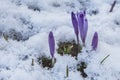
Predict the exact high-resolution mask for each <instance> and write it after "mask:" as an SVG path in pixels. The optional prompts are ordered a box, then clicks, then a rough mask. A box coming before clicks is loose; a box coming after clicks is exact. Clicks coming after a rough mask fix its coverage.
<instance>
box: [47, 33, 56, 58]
mask: <svg viewBox="0 0 120 80" xmlns="http://www.w3.org/2000/svg"><path fill="white" fill-rule="evenodd" d="M48 42H49V48H50V54H51V56H52V58H53V57H54V53H55V41H54V36H53V33H52V32H50V33H49V41H48Z"/></svg>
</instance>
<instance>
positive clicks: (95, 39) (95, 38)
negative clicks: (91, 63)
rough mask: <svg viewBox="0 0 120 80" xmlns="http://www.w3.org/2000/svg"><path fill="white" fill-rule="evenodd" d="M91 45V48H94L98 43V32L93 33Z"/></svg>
mask: <svg viewBox="0 0 120 80" xmlns="http://www.w3.org/2000/svg"><path fill="white" fill-rule="evenodd" d="M91 45H92V50H96V48H97V45H98V33H97V32H95V33H94V36H93V39H92V44H91Z"/></svg>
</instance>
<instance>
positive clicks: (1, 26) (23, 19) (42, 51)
mask: <svg viewBox="0 0 120 80" xmlns="http://www.w3.org/2000/svg"><path fill="white" fill-rule="evenodd" d="M113 1H114V0H0V80H119V79H120V62H119V60H120V9H119V8H120V0H117V3H116V5H115V7H114V9H113V12H111V13H110V12H109V10H110V8H111V4H112V3H113ZM83 9H86V11H87V19H88V24H89V26H88V34H87V39H86V48H84V49H83V50H82V53H81V54H79V55H78V60H75V58H73V57H71V56H68V55H65V56H60V55H59V54H58V53H57V51H56V52H55V58H56V59H57V62H56V64H55V65H54V67H53V68H52V69H51V70H47V69H45V68H42V66H41V65H39V64H38V63H37V57H39V56H40V55H46V56H48V57H49V56H50V52H49V46H48V34H49V32H50V31H52V32H53V34H54V36H55V43H56V49H57V48H58V46H57V43H59V42H60V41H66V40H68V41H71V40H74V39H76V37H75V34H74V29H73V26H72V22H71V14H70V13H71V11H74V12H79V11H81V10H83ZM92 11H97V12H98V13H97V14H96V15H95V14H93V13H92ZM11 30H14V31H15V32H19V33H20V34H18V35H19V36H20V37H18V39H21V40H20V41H17V40H14V39H13V38H14V37H13V36H14V35H13V36H12V37H11V35H12V33H10V31H11ZM95 31H97V32H98V36H99V44H98V48H97V50H96V51H92V52H91V51H90V52H89V53H87V52H86V50H90V49H91V40H92V37H93V34H94V32H95ZM3 33H5V34H6V35H8V36H9V38H8V41H6V40H5V39H4V37H3ZM107 55H110V56H109V57H108V58H107V59H106V60H105V61H104V62H103V63H102V64H100V62H101V61H102V60H103V59H104V58H105V57H106V56H107ZM32 59H34V60H35V65H34V66H31V63H32ZM79 61H85V62H86V63H87V69H85V72H86V73H87V74H88V77H87V78H85V79H83V78H82V76H81V75H80V72H78V71H77V70H76V64H77V62H79ZM67 65H68V66H69V67H70V70H69V77H68V78H65V77H66V66H67Z"/></svg>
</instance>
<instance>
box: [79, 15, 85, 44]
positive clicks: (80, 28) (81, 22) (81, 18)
mask: <svg viewBox="0 0 120 80" xmlns="http://www.w3.org/2000/svg"><path fill="white" fill-rule="evenodd" d="M78 24H79V30H80V37H81V40H82V42H83V43H84V14H83V13H79V14H78Z"/></svg>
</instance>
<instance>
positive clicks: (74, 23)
mask: <svg viewBox="0 0 120 80" xmlns="http://www.w3.org/2000/svg"><path fill="white" fill-rule="evenodd" d="M71 19H72V24H73V27H74V31H75V34H76V37H77V42H78V43H79V36H78V34H79V30H78V21H77V17H76V15H75V13H73V12H72V13H71Z"/></svg>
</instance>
